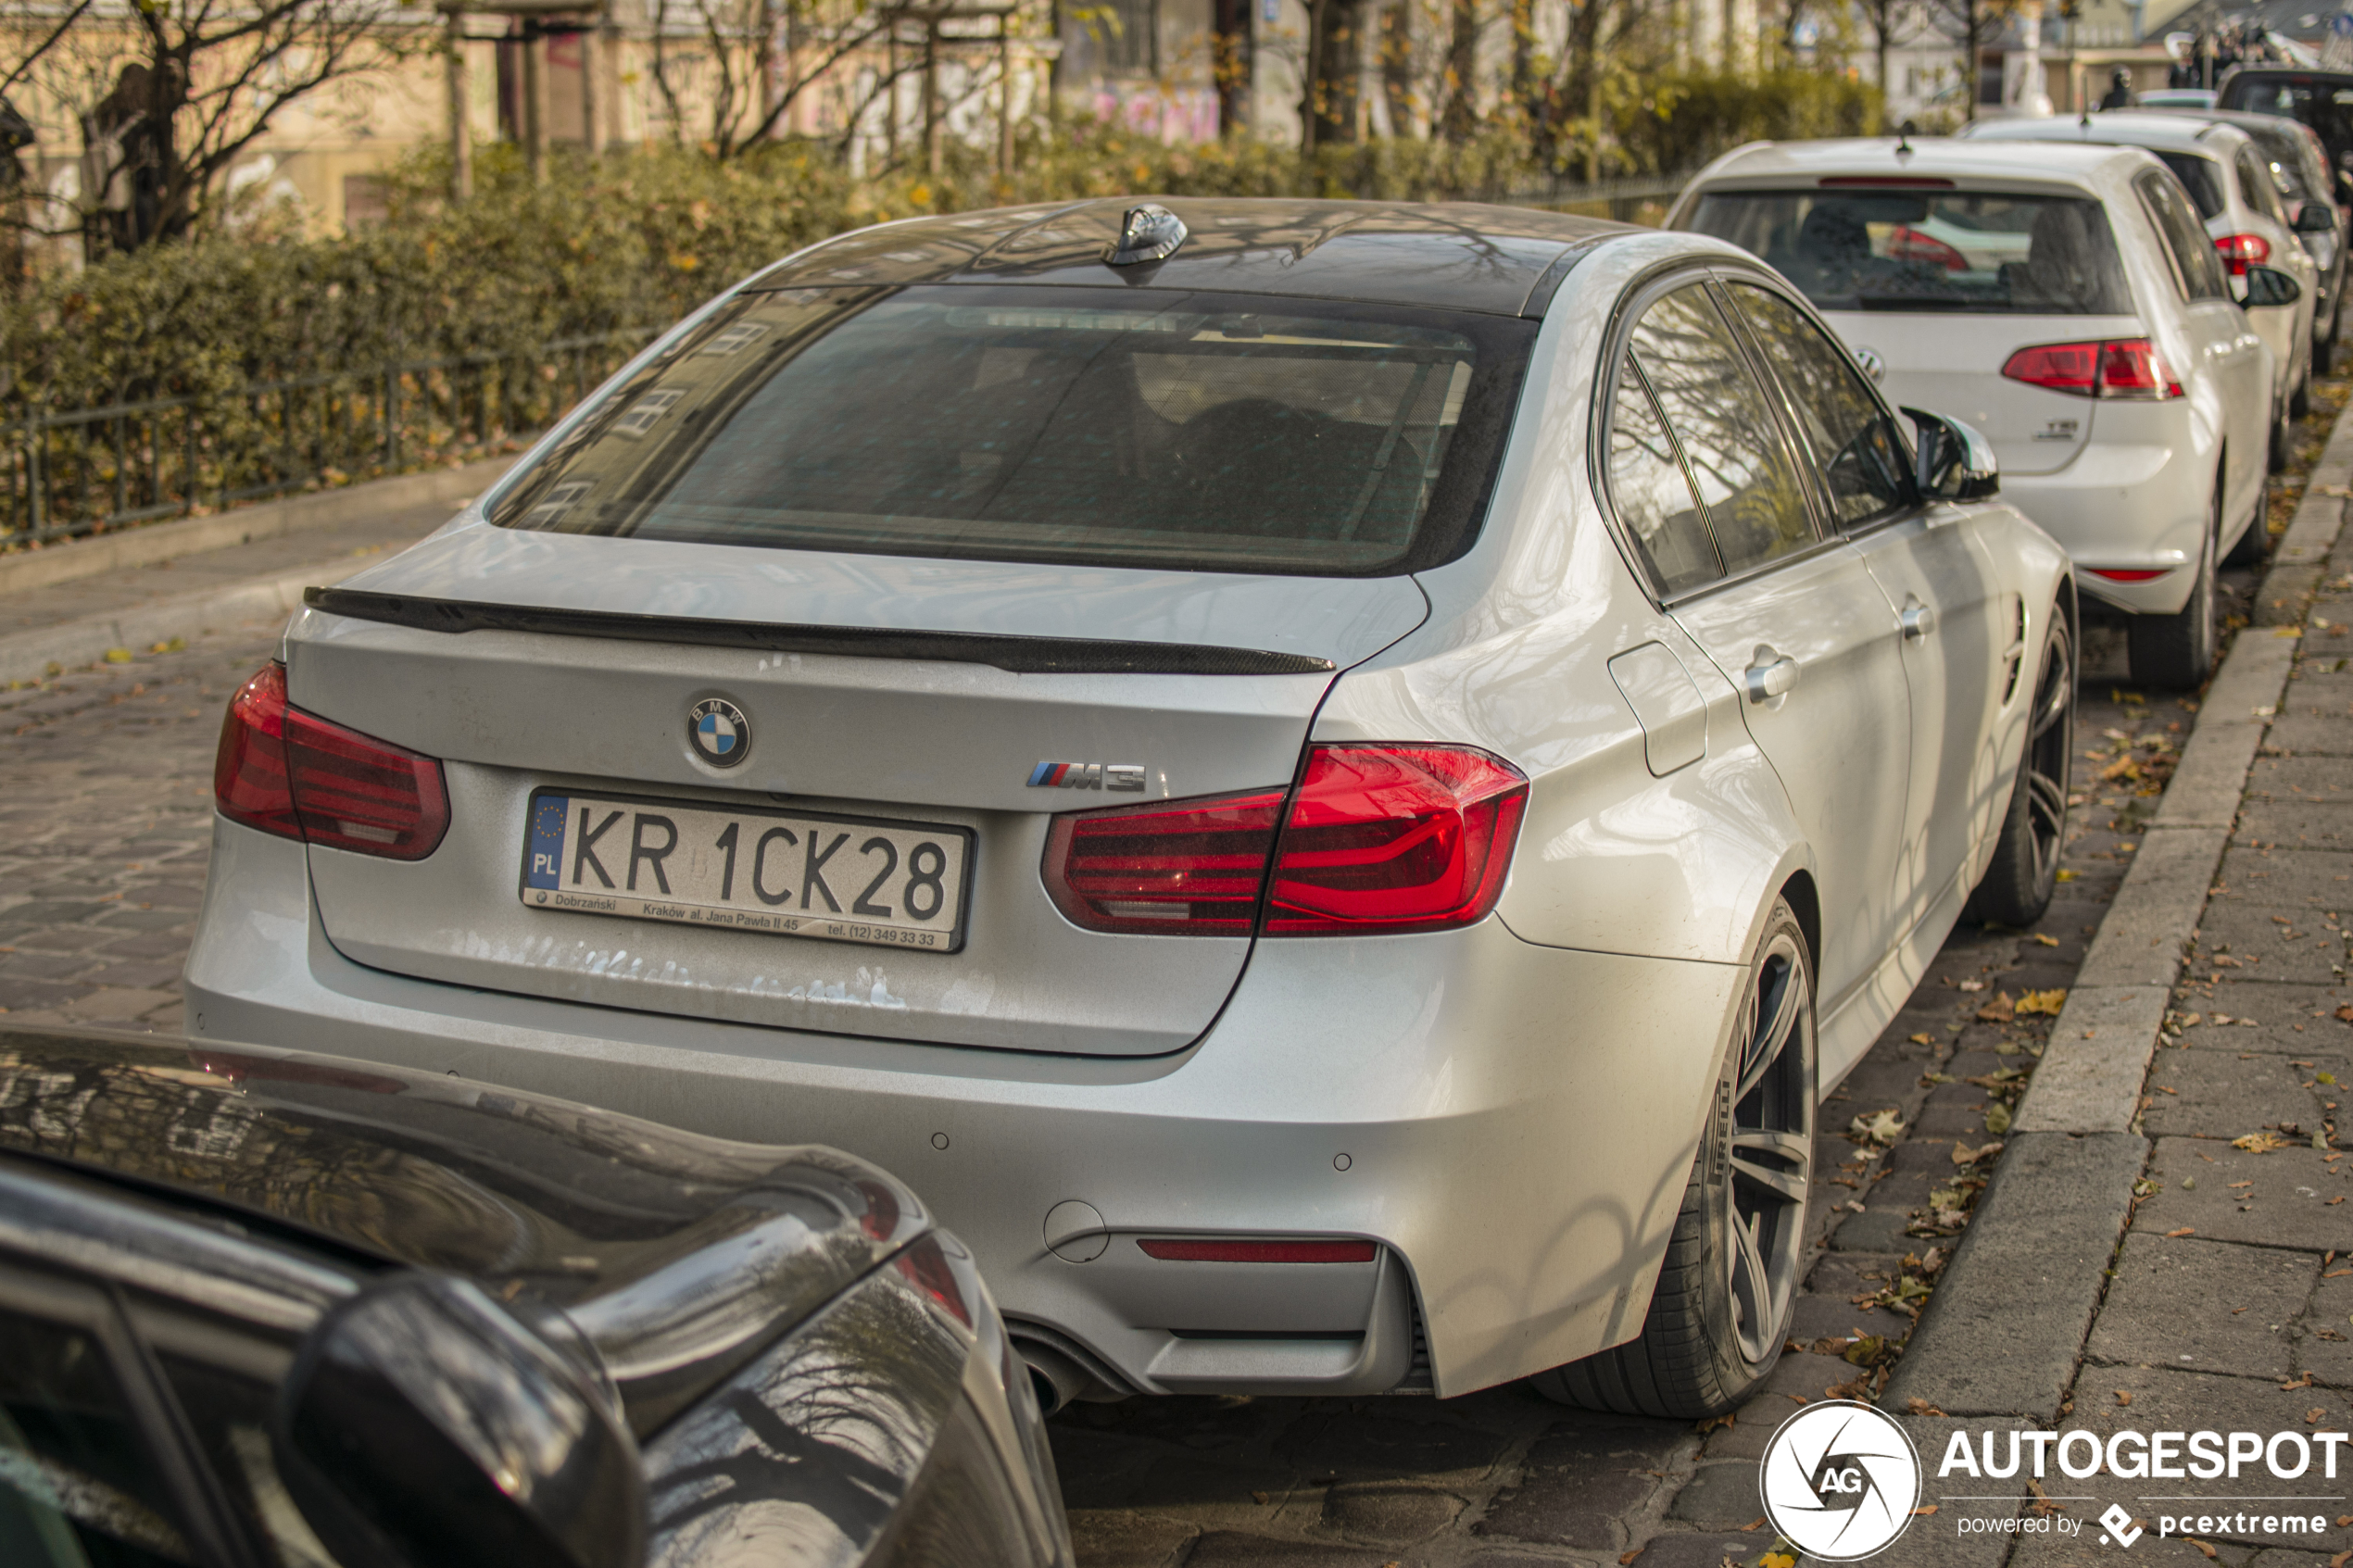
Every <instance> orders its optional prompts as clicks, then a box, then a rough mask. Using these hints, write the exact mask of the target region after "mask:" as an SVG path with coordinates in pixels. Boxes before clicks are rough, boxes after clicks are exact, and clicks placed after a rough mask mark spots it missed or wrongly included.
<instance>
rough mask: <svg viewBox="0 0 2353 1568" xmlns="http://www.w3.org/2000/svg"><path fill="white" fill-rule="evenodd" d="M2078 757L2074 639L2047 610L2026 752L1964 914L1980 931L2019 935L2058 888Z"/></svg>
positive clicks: (2063, 619) (2055, 614)
mask: <svg viewBox="0 0 2353 1568" xmlns="http://www.w3.org/2000/svg"><path fill="white" fill-rule="evenodd" d="M2074 753H2075V639H2074V637H2073V636H2072V635H2071V634H2070V633H2069V630H2068V625H2067V619H2066V617H2065V616H2064V615H2062V614H2060V613H2058V608H2057V606H2056V605H2055V606H2053V607H2052V616H2051V630H2050V633H2049V634H2048V635H2046V636H2045V638H2044V639H2043V661H2042V663H2041V665H2040V666H2038V667H2037V669H2036V671H2035V674H2034V703H2033V706H2032V708H2030V709H2027V715H2026V748H2025V750H2024V751H2023V752H2022V753H2021V754H2020V757H2019V759H2018V776H2017V778H2016V779H2015V780H2013V781H2012V782H2011V784H2010V804H2009V809H2008V810H2007V811H2006V812H2004V813H2003V816H2002V830H2001V836H2000V837H1999V838H1998V839H1996V840H1995V841H1994V859H1993V860H1992V861H1991V862H1989V863H1988V864H1987V866H1986V868H1985V875H1984V876H1983V877H1982V879H1981V880H1980V881H1979V882H1978V884H1977V888H1976V891H1974V892H1972V893H1971V894H1970V895H1969V906H1968V907H1967V908H1966V909H1963V910H1962V911H1961V918H1962V919H1963V920H1965V921H1975V922H1977V923H1979V924H1980V925H1985V924H1995V925H2007V926H2010V927H2013V928H2015V929H2021V930H2022V929H2024V928H2025V927H2027V926H2030V925H2032V924H2033V923H2034V922H2036V921H2038V920H2041V919H2042V918H2043V911H2044V910H2045V909H2049V908H2050V907H2051V894H2052V891H2053V890H2054V889H2056V888H2057V886H2058V863H2059V851H2060V850H2062V849H2064V848H2065V847H2067V768H2068V762H2069V759H2070V758H2072V757H2073V756H2074Z"/></svg>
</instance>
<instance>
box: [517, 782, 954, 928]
mask: <svg viewBox="0 0 2353 1568" xmlns="http://www.w3.org/2000/svg"><path fill="white" fill-rule="evenodd" d="M523 838H524V848H523V866H522V901H523V903H524V904H525V905H526V906H527V907H529V908H532V909H567V910H573V911H577V912H581V913H586V914H599V915H623V916H626V917H628V918H630V919H634V920H659V921H671V922H676V923H678V924H681V925H710V926H724V927H725V928H727V929H728V930H731V931H757V932H766V933H769V934H772V935H779V936H814V937H818V938H821V939H823V940H825V941H829V942H861V943H865V944H868V945H870V946H873V947H914V948H918V949H921V950H924V951H927V952H936V953H952V952H954V951H956V950H957V949H958V948H960V947H963V945H964V889H965V885H966V873H967V872H968V871H969V869H970V867H971V864H972V846H973V834H972V830H971V829H970V828H959V827H946V826H942V825H940V824H938V823H936V822H881V821H876V820H875V819H872V818H866V817H837V816H830V815H826V814H824V813H822V812H802V811H769V810H745V809H727V810H714V809H711V808H710V807H706V806H687V805H683V804H680V803H679V802H676V801H668V800H637V799H631V798H628V797H621V796H601V795H560V794H558V793H556V792H555V791H552V790H541V791H538V792H536V793H535V794H534V795H533V796H532V797H531V814H530V817H529V819H528V826H527V829H526V832H525V833H524V835H523Z"/></svg>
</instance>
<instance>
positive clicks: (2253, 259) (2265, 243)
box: [2214, 234, 2271, 278]
mask: <svg viewBox="0 0 2353 1568" xmlns="http://www.w3.org/2000/svg"><path fill="white" fill-rule="evenodd" d="M2214 248H2215V249H2216V250H2219V251H2221V253H2222V260H2223V261H2224V263H2225V264H2227V265H2228V266H2229V267H2230V269H2231V276H2232V277H2233V278H2244V277H2246V270H2247V269H2248V268H2249V267H2260V266H2262V265H2263V264H2264V263H2265V262H2268V261H2270V260H2271V241H2269V240H2267V239H2265V238H2264V237H2263V236H2262V235H2260V234H2224V235H2223V236H2222V237H2221V238H2220V239H2218V240H2216V241H2215V242H2214Z"/></svg>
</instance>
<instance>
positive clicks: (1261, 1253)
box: [1136, 1241, 1379, 1263]
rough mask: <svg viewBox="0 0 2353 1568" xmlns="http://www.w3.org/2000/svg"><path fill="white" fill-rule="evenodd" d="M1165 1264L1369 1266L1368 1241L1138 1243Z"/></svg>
mask: <svg viewBox="0 0 2353 1568" xmlns="http://www.w3.org/2000/svg"><path fill="white" fill-rule="evenodd" d="M1136 1245H1137V1246H1139V1247H1140V1248H1143V1249H1144V1255H1145V1256H1146V1257H1150V1258H1158V1259H1159V1260H1161V1261H1163V1262H1165V1263H1369V1262H1371V1261H1373V1258H1374V1256H1375V1255H1376V1254H1377V1253H1378V1251H1379V1248H1377V1247H1375V1246H1374V1245H1373V1244H1372V1243H1371V1242H1369V1241H1139V1242H1138V1243H1137V1244H1136Z"/></svg>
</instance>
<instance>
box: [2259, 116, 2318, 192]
mask: <svg viewBox="0 0 2353 1568" xmlns="http://www.w3.org/2000/svg"><path fill="white" fill-rule="evenodd" d="M2247 134H2248V135H2249V136H2252V137H2253V138H2255V150H2256V154H2257V156H2258V157H2262V158H2264V159H2265V160H2267V161H2268V162H2269V163H2270V164H2271V178H2272V181H2273V182H2274V183H2276V184H2277V185H2279V186H2281V187H2282V188H2283V189H2282V193H2281V194H2283V195H2284V196H2286V197H2287V198H2288V199H2289V200H2291V201H2305V200H2309V198H2311V197H2313V196H2317V195H2319V194H2321V193H2322V190H2323V189H2324V188H2325V186H2324V184H2322V183H2316V182H2315V181H2314V175H2315V174H2316V173H2317V172H2318V170H2316V169H2314V168H2313V167H2312V164H2313V162H2314V161H2315V160H2314V158H2313V155H2312V149H2311V145H2310V144H2309V143H2307V142H2306V141H2305V140H2304V137H2305V135H2306V134H2307V132H2304V131H2303V130H2301V129H2300V128H2299V129H2295V130H2291V129H2288V128H2286V127H2283V128H2281V129H2280V130H2278V131H2249V132H2247Z"/></svg>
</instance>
